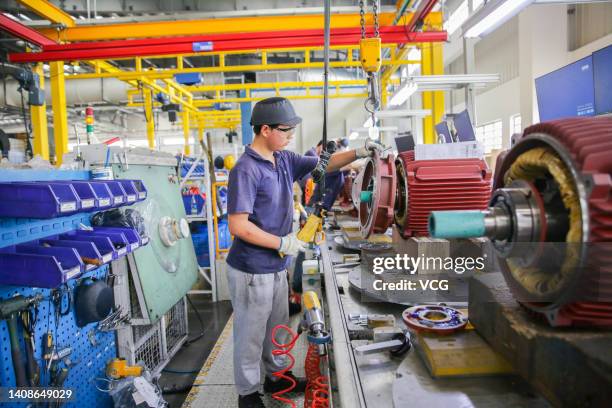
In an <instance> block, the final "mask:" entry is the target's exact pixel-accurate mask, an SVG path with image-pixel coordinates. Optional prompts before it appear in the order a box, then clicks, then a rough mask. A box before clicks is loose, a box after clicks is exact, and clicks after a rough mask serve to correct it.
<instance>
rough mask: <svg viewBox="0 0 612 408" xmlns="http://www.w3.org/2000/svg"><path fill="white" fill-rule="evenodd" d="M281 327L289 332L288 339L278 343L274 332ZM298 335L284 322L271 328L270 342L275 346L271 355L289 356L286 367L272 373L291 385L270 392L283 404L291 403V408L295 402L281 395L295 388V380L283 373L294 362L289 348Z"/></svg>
mask: <svg viewBox="0 0 612 408" xmlns="http://www.w3.org/2000/svg"><path fill="white" fill-rule="evenodd" d="M281 329H282V330H284V331H286V332H287V333H289V336H290V340H289V342H288V343H279V342H278V341H277V340H276V333H277V332H278V330H281ZM298 337H299V336H298V335H297V333H295V332H294V331H293V330H291V328H289V327H288V326H285V325H284V324H279V325H278V326H276V327H274V329H272V344H274V346H275V347H277V348H276V349H275V350H272V355H274V356H282V355H285V356H287V357H288V358H289V361H290V363H289V364H288V365H287V367H285V368H283V369H282V370H280V371H276V372H274V373H272V375H274V376H275V377H277V378H278V379H281V378H284V379H285V380H287V381H289V382H290V383H291V385H290V386H289V387H287V388H286V389H284V390H281V391H277V392H275V393H274V394H272V398H274V399H275V400H277V401H281V402H284V403H285V404H289V405H291V407H292V408H296V404H295V402H293V400H290V399H288V398H285V397H283V396H282V395H283V394H286V393H288V392H291V391H292V390H293V389H294V388H295V385H296V382H295V380H294V379H293V378H291V377H289V376H287V375H285V373H286V372H287V371H290V370H291V369H292V368H293V366H294V364H295V358H294V357H293V355H291V350H292V349H293V346H295V342H296V341H297V339H298Z"/></svg>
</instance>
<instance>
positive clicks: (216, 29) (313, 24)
mask: <svg viewBox="0 0 612 408" xmlns="http://www.w3.org/2000/svg"><path fill="white" fill-rule="evenodd" d="M394 18H395V13H381V14H380V15H379V21H380V25H381V26H385V25H391V24H392V23H393V19H394ZM359 19H360V16H359V13H350V14H334V15H333V18H332V19H331V28H353V27H359ZM366 24H367V25H372V24H373V22H372V16H366ZM270 27H274V30H275V31H286V30H295V29H296V28H299V29H300V30H311V29H320V30H322V29H323V15H321V14H305V15H276V16H256V17H229V18H210V19H204V20H179V21H153V22H145V21H139V22H138V23H119V24H91V25H78V26H73V27H67V28H65V29H61V30H57V29H55V28H43V29H41V30H39V31H40V32H41V33H42V34H43V35H45V36H47V37H49V38H51V39H53V40H57V41H62V42H76V41H100V40H121V39H125V38H126V37H129V38H150V37H159V36H160V35H164V34H166V35H167V34H171V35H173V36H189V35H205V34H227V33H248V32H262V31H270Z"/></svg>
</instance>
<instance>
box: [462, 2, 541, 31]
mask: <svg viewBox="0 0 612 408" xmlns="http://www.w3.org/2000/svg"><path fill="white" fill-rule="evenodd" d="M532 2H533V0H497V1H496V0H492V1H490V2H488V3H486V4H485V5H484V6H483V7H482V8H481V9H480V10H479V11H478V12H477V13H475V14H474V15H473V16H472V17H470V19H469V20H468V22H467V23H466V24H465V26H464V27H466V28H465V29H464V30H463V31H464V34H463V36H464V37H466V38H476V37H481V36H484V35H487V34H488V33H490V32H491V31H493V30H495V29H496V28H497V27H499V26H500V25H502V24H503V23H505V22H506V21H508V20H510V19H511V18H512V17H514V16H515V15H516V14H518V13H519V12H520V11H521V10H523V9H524V8H525V7H527V6H529V5H530V4H531V3H532Z"/></svg>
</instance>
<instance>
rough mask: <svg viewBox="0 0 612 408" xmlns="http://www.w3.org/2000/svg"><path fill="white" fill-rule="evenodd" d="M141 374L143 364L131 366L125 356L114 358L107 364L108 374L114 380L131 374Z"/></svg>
mask: <svg viewBox="0 0 612 408" xmlns="http://www.w3.org/2000/svg"><path fill="white" fill-rule="evenodd" d="M141 374H142V367H141V366H138V365H135V366H129V365H127V361H125V359H124V358H114V359H112V360H111V361H109V362H108V364H107V365H106V376H107V377H109V378H112V379H114V380H118V379H119V378H124V377H130V376H133V377H138V376H140V375H141Z"/></svg>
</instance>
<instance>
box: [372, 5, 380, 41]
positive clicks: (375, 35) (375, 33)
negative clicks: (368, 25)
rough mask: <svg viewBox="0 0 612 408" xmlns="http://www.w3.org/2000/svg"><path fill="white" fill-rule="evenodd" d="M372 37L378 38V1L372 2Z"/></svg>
mask: <svg viewBox="0 0 612 408" xmlns="http://www.w3.org/2000/svg"><path fill="white" fill-rule="evenodd" d="M373 12H374V37H380V33H379V32H378V0H374V10H373Z"/></svg>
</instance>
